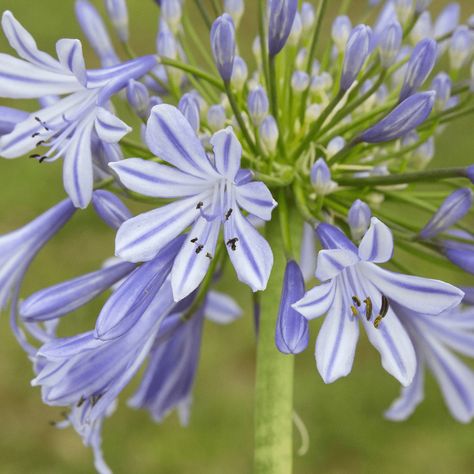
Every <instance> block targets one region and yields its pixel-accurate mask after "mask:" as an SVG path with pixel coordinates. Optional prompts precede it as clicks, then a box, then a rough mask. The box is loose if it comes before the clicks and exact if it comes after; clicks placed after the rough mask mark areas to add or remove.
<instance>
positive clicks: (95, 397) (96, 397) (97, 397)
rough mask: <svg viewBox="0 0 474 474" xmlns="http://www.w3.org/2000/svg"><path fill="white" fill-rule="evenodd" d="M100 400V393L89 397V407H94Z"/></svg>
mask: <svg viewBox="0 0 474 474" xmlns="http://www.w3.org/2000/svg"><path fill="white" fill-rule="evenodd" d="M101 398H102V394H101V393H99V394H98V395H91V397H90V402H91V405H92V406H93V407H94V406H95V405H96V404H97V402H98V401H99V400H100V399H101Z"/></svg>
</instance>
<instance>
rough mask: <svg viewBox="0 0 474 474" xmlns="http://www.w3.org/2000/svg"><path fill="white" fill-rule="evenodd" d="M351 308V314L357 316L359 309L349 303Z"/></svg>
mask: <svg viewBox="0 0 474 474" xmlns="http://www.w3.org/2000/svg"><path fill="white" fill-rule="evenodd" d="M351 310H352V316H354V317H357V316H359V310H358V309H357V308H356V307H355V306H354V305H351Z"/></svg>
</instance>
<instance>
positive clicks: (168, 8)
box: [161, 0, 182, 33]
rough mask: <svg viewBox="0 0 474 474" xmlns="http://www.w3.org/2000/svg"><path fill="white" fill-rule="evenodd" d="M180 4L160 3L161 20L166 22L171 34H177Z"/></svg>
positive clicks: (180, 14)
mask: <svg viewBox="0 0 474 474" xmlns="http://www.w3.org/2000/svg"><path fill="white" fill-rule="evenodd" d="M181 16H182V11H181V2H179V1H177V0H162V1H161V18H162V19H163V20H164V21H166V23H167V24H168V26H169V27H170V29H171V31H173V33H177V31H178V28H179V25H180V23H181Z"/></svg>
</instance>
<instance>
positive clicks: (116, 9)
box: [105, 0, 128, 43]
mask: <svg viewBox="0 0 474 474" xmlns="http://www.w3.org/2000/svg"><path fill="white" fill-rule="evenodd" d="M105 8H106V9H107V13H108V14H109V18H110V21H111V22H112V25H114V28H115V31H116V32H117V35H118V37H119V38H120V41H123V42H124V43H126V42H127V41H128V11H127V2H126V1H125V0H105Z"/></svg>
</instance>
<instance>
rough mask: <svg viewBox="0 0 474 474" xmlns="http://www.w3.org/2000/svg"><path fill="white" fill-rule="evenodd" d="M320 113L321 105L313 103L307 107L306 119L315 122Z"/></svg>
mask: <svg viewBox="0 0 474 474" xmlns="http://www.w3.org/2000/svg"><path fill="white" fill-rule="evenodd" d="M320 115H321V105H320V104H311V105H310V106H309V107H308V108H307V109H306V112H305V115H304V120H305V122H308V123H311V122H314V121H315V120H316V119H317V118H318V117H319V116H320Z"/></svg>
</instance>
